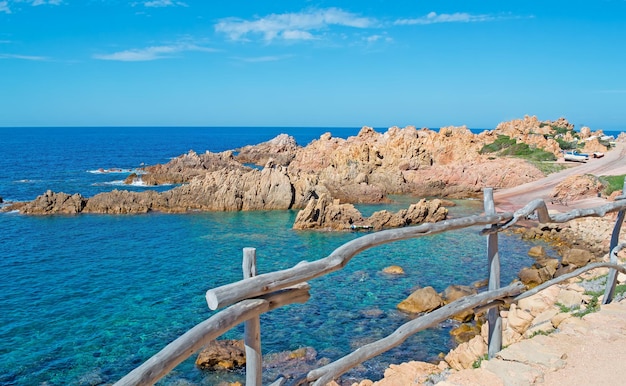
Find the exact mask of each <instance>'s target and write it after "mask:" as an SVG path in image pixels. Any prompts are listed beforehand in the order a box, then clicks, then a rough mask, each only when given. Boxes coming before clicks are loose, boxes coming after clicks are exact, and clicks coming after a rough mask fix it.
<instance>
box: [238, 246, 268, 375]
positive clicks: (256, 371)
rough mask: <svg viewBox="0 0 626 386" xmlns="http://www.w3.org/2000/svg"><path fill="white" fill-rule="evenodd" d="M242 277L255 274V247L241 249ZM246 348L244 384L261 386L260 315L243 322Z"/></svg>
mask: <svg viewBox="0 0 626 386" xmlns="http://www.w3.org/2000/svg"><path fill="white" fill-rule="evenodd" d="M242 268H243V278H244V279H249V278H251V277H254V276H256V249H255V248H244V249H243V264H242ZM244 331H245V332H244V345H245V348H246V386H262V382H263V357H262V354H261V317H260V316H258V315H257V316H255V317H253V318H251V319H249V320H247V321H246V322H245V323H244Z"/></svg>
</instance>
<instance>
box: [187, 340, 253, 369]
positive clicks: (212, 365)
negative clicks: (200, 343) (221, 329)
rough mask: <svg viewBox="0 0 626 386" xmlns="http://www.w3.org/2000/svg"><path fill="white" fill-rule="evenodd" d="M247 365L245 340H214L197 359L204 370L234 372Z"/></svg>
mask: <svg viewBox="0 0 626 386" xmlns="http://www.w3.org/2000/svg"><path fill="white" fill-rule="evenodd" d="M245 364H246V352H245V348H244V343H243V340H213V341H211V342H210V343H209V344H208V345H207V346H206V347H205V348H204V349H202V351H200V353H199V354H198V357H197V358H196V366H197V367H198V368H200V369H202V370H233V369H235V368H240V367H243V366H244V365H245Z"/></svg>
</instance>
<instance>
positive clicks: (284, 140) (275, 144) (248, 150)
mask: <svg viewBox="0 0 626 386" xmlns="http://www.w3.org/2000/svg"><path fill="white" fill-rule="evenodd" d="M299 148H300V147H299V146H298V144H297V143H296V140H295V138H293V137H292V136H290V135H287V134H280V135H278V136H277V137H275V138H273V139H271V140H269V141H267V142H263V143H260V144H258V145H248V146H244V147H242V148H239V149H237V150H236V151H237V155H236V156H235V159H236V160H237V161H239V162H241V163H243V164H246V163H248V164H255V165H258V166H263V165H265V164H267V163H268V161H270V160H272V162H274V163H275V164H277V165H283V166H287V165H289V163H290V162H291V160H293V158H294V157H295V156H296V151H297V150H298V149H299Z"/></svg>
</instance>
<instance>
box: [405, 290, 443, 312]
mask: <svg viewBox="0 0 626 386" xmlns="http://www.w3.org/2000/svg"><path fill="white" fill-rule="evenodd" d="M442 305H443V299H442V298H441V296H440V295H439V294H438V293H437V291H435V289H434V288H433V287H430V286H429V287H424V288H420V289H418V290H417V291H415V292H413V293H412V294H411V295H409V297H408V298H406V299H404V300H403V301H401V302H400V303H399V304H398V309H399V310H400V311H402V312H406V313H409V314H419V313H422V312H430V311H432V310H435V309H437V308H439V307H441V306H442Z"/></svg>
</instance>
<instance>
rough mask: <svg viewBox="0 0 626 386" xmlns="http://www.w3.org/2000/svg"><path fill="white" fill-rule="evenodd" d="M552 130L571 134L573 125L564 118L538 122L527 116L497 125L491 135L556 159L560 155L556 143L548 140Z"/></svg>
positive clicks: (550, 139) (533, 117)
mask: <svg viewBox="0 0 626 386" xmlns="http://www.w3.org/2000/svg"><path fill="white" fill-rule="evenodd" d="M554 128H560V129H565V130H568V131H569V132H573V130H574V125H572V124H570V123H569V122H568V121H567V120H566V119H565V118H559V119H558V120H556V121H540V120H539V119H537V117H536V116H532V117H531V116H528V115H527V116H525V117H524V118H523V119H513V120H511V121H508V122H502V123H500V124H498V126H497V127H496V128H495V130H493V132H492V133H493V134H494V135H496V136H497V135H506V136H508V137H510V138H514V139H516V140H517V141H518V142H523V143H526V144H528V145H529V146H531V147H536V148H539V149H543V150H545V151H548V152H551V153H552V154H554V155H555V156H557V157H558V156H559V155H560V154H561V149H560V147H559V144H558V142H557V141H556V140H554V139H552V138H548V137H549V136H551V135H553V134H554ZM495 139H496V138H494V140H495ZM572 139H573V138H572Z"/></svg>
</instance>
